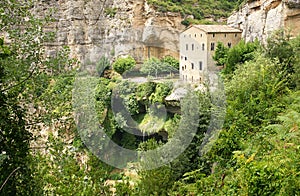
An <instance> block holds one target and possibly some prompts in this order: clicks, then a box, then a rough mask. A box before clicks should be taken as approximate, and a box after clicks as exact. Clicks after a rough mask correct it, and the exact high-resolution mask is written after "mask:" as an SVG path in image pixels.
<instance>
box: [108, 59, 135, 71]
mask: <svg viewBox="0 0 300 196" xmlns="http://www.w3.org/2000/svg"><path fill="white" fill-rule="evenodd" d="M135 64H136V62H135V60H134V58H132V57H131V56H128V57H126V58H118V59H117V60H116V61H115V62H114V63H113V65H112V67H113V69H114V70H115V71H116V72H118V73H119V74H123V73H124V72H125V71H128V70H130V69H131V68H133V67H134V66H135Z"/></svg>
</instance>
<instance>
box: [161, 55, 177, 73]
mask: <svg viewBox="0 0 300 196" xmlns="http://www.w3.org/2000/svg"><path fill="white" fill-rule="evenodd" d="M161 61H162V62H163V63H166V64H168V65H170V66H172V67H174V68H175V69H176V70H179V61H178V59H176V58H174V57H172V56H165V57H164V58H163V59H162V60H161Z"/></svg>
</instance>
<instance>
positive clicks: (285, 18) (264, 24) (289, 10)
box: [227, 0, 300, 42]
mask: <svg viewBox="0 0 300 196" xmlns="http://www.w3.org/2000/svg"><path fill="white" fill-rule="evenodd" d="M227 23H228V25H230V26H233V27H236V28H240V29H242V30H243V34H242V37H243V38H244V39H245V40H246V41H253V40H255V39H256V38H257V39H258V40H260V41H263V42H266V39H267V38H268V36H270V35H271V34H272V32H273V31H274V30H278V29H281V28H284V29H286V30H288V31H290V33H291V35H292V36H296V35H298V34H299V33H300V0H248V1H247V2H246V4H244V5H243V6H242V7H241V8H240V10H239V11H237V12H235V13H233V14H232V15H231V16H230V17H229V18H228V20H227Z"/></svg>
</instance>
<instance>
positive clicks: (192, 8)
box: [147, 0, 243, 25]
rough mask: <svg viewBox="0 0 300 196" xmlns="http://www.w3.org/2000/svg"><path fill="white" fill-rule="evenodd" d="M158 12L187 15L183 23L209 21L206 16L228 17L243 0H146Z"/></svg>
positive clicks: (214, 18)
mask: <svg viewBox="0 0 300 196" xmlns="http://www.w3.org/2000/svg"><path fill="white" fill-rule="evenodd" d="M147 2H148V3H149V4H151V5H154V6H155V7H156V8H157V10H158V11H160V12H179V13H181V15H182V16H183V17H188V16H192V18H191V17H189V18H187V19H186V20H184V21H183V24H186V25H188V24H189V23H209V21H207V20H204V19H206V18H210V19H213V20H214V21H217V19H219V18H221V17H228V16H229V14H230V13H231V12H232V11H233V10H234V9H235V8H237V7H238V6H239V5H240V4H241V3H242V2H243V0H226V1H222V0H216V1H213V0H201V1H200V0H147Z"/></svg>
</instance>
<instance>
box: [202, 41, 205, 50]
mask: <svg viewBox="0 0 300 196" xmlns="http://www.w3.org/2000/svg"><path fill="white" fill-rule="evenodd" d="M202 50H203V51H204V50H205V44H204V43H203V44H202Z"/></svg>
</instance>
